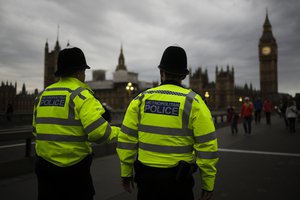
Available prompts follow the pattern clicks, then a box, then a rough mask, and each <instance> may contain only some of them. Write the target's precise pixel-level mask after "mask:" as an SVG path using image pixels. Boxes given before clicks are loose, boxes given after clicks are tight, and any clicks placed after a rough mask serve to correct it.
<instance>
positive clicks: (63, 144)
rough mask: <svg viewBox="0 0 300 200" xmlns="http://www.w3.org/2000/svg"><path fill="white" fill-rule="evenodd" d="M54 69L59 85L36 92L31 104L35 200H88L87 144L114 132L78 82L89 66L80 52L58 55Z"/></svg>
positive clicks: (89, 158)
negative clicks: (34, 141)
mask: <svg viewBox="0 0 300 200" xmlns="http://www.w3.org/2000/svg"><path fill="white" fill-rule="evenodd" d="M57 67H58V69H57V71H56V72H55V75H56V76H58V77H60V79H59V81H58V82H56V83H54V84H52V85H50V86H48V87H47V88H46V89H45V90H44V91H42V92H41V93H40V94H39V95H38V96H37V98H36V100H35V106H34V114H33V128H34V129H33V135H34V136H35V140H36V144H35V150H36V164H35V172H36V175H37V179H38V200H50V199H51V200H53V199H56V200H57V199H59V200H66V199H78V200H91V199H93V196H94V194H95V190H94V186H93V181H92V177H91V174H90V166H91V163H92V157H93V156H92V155H93V152H92V147H91V142H96V143H99V144H101V143H104V142H108V141H110V140H112V139H113V138H115V137H116V136H117V134H118V132H119V129H120V128H118V127H113V126H110V125H109V123H108V122H107V121H106V120H105V119H104V118H103V117H102V115H103V113H104V112H105V109H104V108H103V106H102V105H101V103H100V102H99V101H98V100H97V99H96V98H95V97H94V96H93V91H92V90H91V89H90V88H89V87H88V86H87V85H86V84H84V81H85V70H86V69H90V67H89V66H88V65H87V63H86V60H85V56H84V54H83V52H82V50H81V49H79V48H77V47H74V48H67V49H64V50H62V51H60V53H59V55H58V61H57Z"/></svg>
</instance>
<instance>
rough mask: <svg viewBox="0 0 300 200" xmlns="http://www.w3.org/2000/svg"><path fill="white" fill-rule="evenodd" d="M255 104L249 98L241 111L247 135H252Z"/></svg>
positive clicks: (246, 98)
mask: <svg viewBox="0 0 300 200" xmlns="http://www.w3.org/2000/svg"><path fill="white" fill-rule="evenodd" d="M253 109H254V106H253V103H252V102H251V101H250V98H249V97H245V102H244V103H243V105H242V109H241V118H242V119H243V126H244V130H245V133H246V134H250V133H251V123H252V113H253Z"/></svg>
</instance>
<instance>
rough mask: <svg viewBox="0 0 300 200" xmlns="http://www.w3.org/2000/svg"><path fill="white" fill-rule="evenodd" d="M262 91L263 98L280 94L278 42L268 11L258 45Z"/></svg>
mask: <svg viewBox="0 0 300 200" xmlns="http://www.w3.org/2000/svg"><path fill="white" fill-rule="evenodd" d="M258 55H259V74H260V91H261V95H262V98H267V97H269V98H271V97H273V96H274V95H276V94H277V93H278V78H277V76H278V75H277V57H278V52H277V42H276V39H275V37H274V36H273V32H272V25H271V23H270V20H269V16H268V10H267V11H266V18H265V22H264V24H263V33H262V36H261V37H260V40H259V44H258Z"/></svg>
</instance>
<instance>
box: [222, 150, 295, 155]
mask: <svg viewBox="0 0 300 200" xmlns="http://www.w3.org/2000/svg"><path fill="white" fill-rule="evenodd" d="M219 151H221V152H233V153H249V154H263V155H273V156H293V157H300V154H298V153H282V152H270V151H251V150H240V149H223V148H219Z"/></svg>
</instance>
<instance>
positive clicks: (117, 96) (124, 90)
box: [86, 46, 153, 110]
mask: <svg viewBox="0 0 300 200" xmlns="http://www.w3.org/2000/svg"><path fill="white" fill-rule="evenodd" d="M92 77H93V80H92V81H87V82H86V84H87V85H89V86H90V87H91V89H92V90H93V91H94V93H95V94H94V95H95V96H96V97H97V98H98V99H99V100H100V102H101V103H106V104H107V105H109V106H110V107H111V108H112V109H114V110H124V109H126V108H127V106H128V104H129V102H130V100H131V99H132V98H134V97H135V96H136V95H137V94H138V93H139V92H140V91H142V90H145V89H147V88H150V87H153V83H149V82H145V81H139V80H138V73H135V72H130V71H128V70H127V66H126V65H125V57H124V53H123V47H122V46H121V50H120V55H119V59H118V64H117V66H116V69H115V71H114V72H113V79H112V80H107V79H106V78H105V70H93V76H92Z"/></svg>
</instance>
